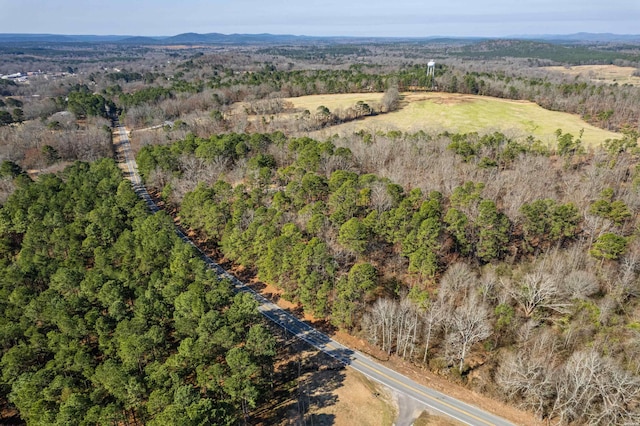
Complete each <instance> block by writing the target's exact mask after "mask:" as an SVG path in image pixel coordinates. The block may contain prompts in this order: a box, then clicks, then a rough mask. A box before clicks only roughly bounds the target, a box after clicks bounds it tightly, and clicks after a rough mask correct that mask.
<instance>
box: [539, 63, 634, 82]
mask: <svg viewBox="0 0 640 426" xmlns="http://www.w3.org/2000/svg"><path fill="white" fill-rule="evenodd" d="M545 69H547V70H549V71H553V72H559V73H562V74H565V75H570V76H572V77H573V76H578V75H581V76H583V77H586V78H589V79H590V80H591V81H599V82H601V83H607V84H614V83H618V84H620V85H622V84H631V85H633V86H640V77H636V76H634V75H633V73H634V71H636V68H633V67H618V66H616V65H579V66H575V67H546V68H545Z"/></svg>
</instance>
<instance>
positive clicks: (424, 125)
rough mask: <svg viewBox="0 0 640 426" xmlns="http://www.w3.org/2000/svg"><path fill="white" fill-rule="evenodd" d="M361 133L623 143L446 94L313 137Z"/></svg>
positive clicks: (347, 102)
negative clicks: (560, 137)
mask: <svg viewBox="0 0 640 426" xmlns="http://www.w3.org/2000/svg"><path fill="white" fill-rule="evenodd" d="M381 97H382V95H381V94H371V93H365V94H359V95H358V94H348V95H320V96H303V97H299V98H289V99H288V100H289V101H291V102H292V103H293V104H294V106H295V107H296V108H305V109H309V110H310V111H314V110H315V109H316V108H317V107H318V106H319V105H324V106H326V107H327V108H329V109H330V110H332V111H333V110H335V109H336V108H348V107H350V106H353V105H354V104H355V103H356V102H357V101H358V100H363V101H365V102H367V103H370V104H371V105H372V106H373V105H374V104H375V103H376V102H378V100H379V99H380V98H381ZM360 129H366V130H370V131H378V130H380V131H388V130H400V131H407V132H417V131H418V130H425V131H444V130H448V131H450V132H463V133H467V132H479V133H488V132H493V131H501V132H503V133H505V134H507V135H508V136H511V137H516V138H517V137H526V136H528V135H533V136H535V137H536V138H537V139H540V140H541V141H542V142H544V143H548V144H554V143H555V140H556V136H555V131H556V130H557V129H562V131H563V132H564V133H571V134H573V135H575V136H577V135H578V134H579V132H580V130H581V129H584V134H583V137H582V140H583V142H584V143H585V145H589V146H595V145H600V144H602V143H603V142H604V141H605V140H606V139H610V138H620V137H621V135H620V134H618V133H614V132H610V131H607V130H603V129H600V128H597V127H595V126H592V125H590V124H589V123H587V122H585V121H584V120H582V119H581V118H580V117H579V116H577V115H574V114H567V113H563V112H556V111H549V110H546V109H544V108H542V107H540V106H538V105H536V104H534V103H532V102H528V101H512V100H506V99H498V98H490V97H486V96H472V95H460V94H450V93H405V94H403V102H402V106H401V109H400V110H398V111H395V112H392V113H389V114H382V115H378V116H374V117H367V118H365V119H362V120H358V121H355V122H350V123H345V124H341V125H338V126H334V127H331V128H329V129H324V130H322V131H319V132H317V136H326V135H329V134H335V133H338V134H348V133H352V132H354V131H358V130H360Z"/></svg>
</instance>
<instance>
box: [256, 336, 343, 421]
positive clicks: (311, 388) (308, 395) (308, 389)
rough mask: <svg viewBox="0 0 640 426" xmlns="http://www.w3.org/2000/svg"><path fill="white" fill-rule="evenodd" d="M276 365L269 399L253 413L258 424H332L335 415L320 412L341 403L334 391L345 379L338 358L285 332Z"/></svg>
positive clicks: (341, 364) (281, 337)
mask: <svg viewBox="0 0 640 426" xmlns="http://www.w3.org/2000/svg"><path fill="white" fill-rule="evenodd" d="M274 333H279V335H280V339H281V340H282V341H281V342H279V343H281V344H282V346H281V347H283V349H282V350H281V351H280V352H281V353H280V354H279V355H278V358H279V361H278V362H277V364H276V366H275V374H274V381H273V386H274V389H273V393H272V395H271V398H270V402H267V403H266V404H264V405H262V406H261V410H260V411H259V412H257V413H252V416H251V417H252V421H251V424H255V425H280V424H281V425H316V426H318V425H333V424H334V423H335V416H334V415H333V414H330V413H323V412H318V411H321V410H322V409H324V408H327V407H331V406H333V405H335V404H336V403H337V402H338V398H337V396H336V394H335V392H334V391H335V390H336V389H338V388H340V387H341V386H342V385H343V383H344V380H345V366H344V364H343V363H341V362H339V361H337V360H336V359H334V358H332V357H330V356H328V355H327V354H324V353H322V352H320V351H318V350H317V349H315V348H312V347H311V346H309V345H308V344H306V343H304V342H302V341H300V340H299V339H296V338H294V337H292V336H291V334H289V333H284V332H283V331H282V329H279V330H274Z"/></svg>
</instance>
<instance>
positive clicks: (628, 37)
mask: <svg viewBox="0 0 640 426" xmlns="http://www.w3.org/2000/svg"><path fill="white" fill-rule="evenodd" d="M513 38H519V39H525V40H545V41H558V42H591V43H629V42H634V43H635V42H640V34H611V33H575V34H543V35H523V36H514V37H513Z"/></svg>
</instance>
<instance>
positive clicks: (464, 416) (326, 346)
mask: <svg viewBox="0 0 640 426" xmlns="http://www.w3.org/2000/svg"><path fill="white" fill-rule="evenodd" d="M118 132H119V135H120V143H119V146H118V153H119V155H120V156H121V158H120V159H121V164H122V167H123V170H124V171H125V174H126V175H127V177H128V178H129V179H130V180H131V182H132V183H133V186H134V189H135V191H136V193H137V194H138V195H139V196H140V197H142V198H143V199H144V200H145V201H146V202H147V205H148V206H149V208H150V209H151V211H153V212H156V211H158V210H159V209H158V206H156V204H155V203H154V202H153V200H152V199H151V197H150V196H149V194H148V193H147V190H146V188H145V187H144V185H143V184H142V180H141V179H140V175H139V174H138V171H137V166H136V163H135V160H134V158H133V155H132V154H131V145H130V143H129V138H128V135H127V132H126V129H125V128H124V127H123V126H119V127H118ZM177 233H178V235H179V236H180V238H182V240H184V241H185V242H187V243H188V244H191V245H192V246H194V247H195V248H196V249H197V250H198V251H199V252H200V254H201V255H202V258H203V259H204V261H205V262H206V263H207V264H208V265H209V266H210V267H211V268H212V269H214V270H215V271H216V273H217V274H218V276H219V277H221V278H226V279H228V280H230V281H231V282H232V283H233V286H234V289H235V291H236V292H246V293H249V294H251V295H252V296H253V297H254V298H255V299H256V300H257V301H258V302H259V307H258V309H259V310H260V312H261V313H262V315H264V316H265V317H266V318H268V319H269V320H271V321H273V322H274V323H276V324H278V325H279V326H281V327H283V328H284V329H286V330H287V331H289V332H290V333H292V334H294V335H295V336H297V337H298V338H300V339H302V340H304V341H305V342H307V343H309V344H310V345H312V346H315V347H316V348H318V349H320V350H321V351H323V352H325V353H327V354H328V355H330V356H331V357H333V358H335V359H337V360H338V361H340V362H342V363H343V364H345V365H347V366H349V367H351V368H353V369H354V370H357V371H359V372H360V373H362V374H364V375H366V376H368V377H370V378H371V379H373V380H375V381H377V382H379V383H382V384H383V385H385V386H387V387H389V388H391V389H394V390H396V391H398V392H401V393H404V394H405V395H407V396H409V397H411V398H414V399H415V400H417V401H419V402H421V403H423V404H424V405H426V406H427V407H429V408H430V409H432V410H435V411H439V412H440V413H442V414H445V415H446V416H449V417H451V418H453V419H455V420H457V421H459V422H462V423H465V424H468V425H511V423H509V422H508V421H506V420H504V419H502V418H500V417H496V416H494V415H493V414H490V413H487V412H485V411H482V410H480V409H478V408H476V407H474V406H472V405H469V404H466V403H464V402H461V401H458V400H457V399H454V398H452V397H450V396H447V395H445V394H443V393H440V392H438V391H435V390H433V389H430V388H427V387H425V386H422V385H420V384H418V383H416V382H414V381H413V380H411V379H409V378H408V377H405V376H403V375H402V374H399V373H397V372H395V371H393V370H391V369H389V368H387V367H385V366H383V365H381V364H379V363H378V362H376V361H374V360H372V359H371V358H369V357H367V356H366V355H364V354H362V353H360V352H358V351H354V350H352V349H349V348H348V347H346V346H344V345H342V344H340V343H338V342H337V341H335V340H333V339H331V338H330V337H329V336H327V335H326V334H324V333H322V332H320V331H318V330H316V329H315V328H313V327H311V326H310V325H309V324H307V323H305V322H303V321H300V320H299V319H298V318H296V317H295V316H294V315H292V314H290V313H288V312H287V311H285V310H283V309H281V308H280V307H279V306H278V305H276V304H275V303H273V302H271V301H270V300H269V299H267V298H265V297H264V296H262V295H261V294H259V293H257V292H256V291H254V290H253V289H251V288H250V287H247V286H246V285H245V284H244V283H242V282H241V281H240V280H238V279H237V278H236V277H234V276H233V275H231V274H229V273H228V272H227V271H225V270H224V269H223V268H222V267H221V266H220V265H218V264H217V263H215V262H214V261H213V260H211V259H210V258H209V257H208V256H207V255H206V254H205V253H203V252H202V251H201V250H200V249H199V248H198V247H197V246H196V245H195V244H194V243H193V242H192V241H191V240H190V239H189V238H188V237H187V236H186V235H184V233H182V232H181V231H180V230H177Z"/></svg>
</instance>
